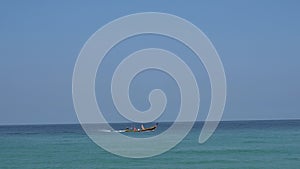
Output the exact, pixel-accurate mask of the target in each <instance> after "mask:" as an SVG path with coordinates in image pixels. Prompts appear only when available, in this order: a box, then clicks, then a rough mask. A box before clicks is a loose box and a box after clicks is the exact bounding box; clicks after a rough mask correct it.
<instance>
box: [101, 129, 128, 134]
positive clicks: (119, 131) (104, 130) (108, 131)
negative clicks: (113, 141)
mask: <svg viewBox="0 0 300 169" xmlns="http://www.w3.org/2000/svg"><path fill="white" fill-rule="evenodd" d="M99 131H100V132H105V133H111V132H115V133H123V132H125V130H108V129H101V130H99Z"/></svg>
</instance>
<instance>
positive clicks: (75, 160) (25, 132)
mask: <svg viewBox="0 0 300 169" xmlns="http://www.w3.org/2000/svg"><path fill="white" fill-rule="evenodd" d="M128 125H129V126H130V125H132V124H113V126H114V128H120V129H123V128H124V126H128ZM169 125H170V123H160V124H159V127H158V128H157V130H156V131H154V132H149V133H148V135H149V134H150V135H151V134H153V135H155V134H157V133H160V132H161V131H163V130H166V129H167V128H168V126H169ZM202 125H203V123H202V122H197V123H195V125H194V127H193V128H192V130H191V131H190V132H189V134H188V135H187V136H186V137H185V138H184V139H183V141H182V142H181V143H179V144H178V145H177V146H175V147H174V148H172V149H171V150H170V151H167V152H165V153H163V154H161V155H158V156H154V157H151V158H144V159H131V158H124V157H120V156H117V155H114V154H111V153H109V152H107V151H105V150H103V149H102V148H100V147H99V146H97V145H96V144H95V143H94V142H93V141H92V140H91V139H89V137H88V136H87V135H86V134H85V132H84V131H83V129H82V128H81V126H80V125H78V124H72V125H71V124H70V125H19V126H0V168H1V169H13V168H22V169H35V168H36V169H46V168H47V169H52V168H57V169H61V168H66V169H71V168H72V169H77V168H78V169H79V168H80V169H81V168H83V169H93V168H95V169H96V168H104V169H106V168H116V169H134V168H149V169H150V168H160V169H161V168H163V169H164V168H166V169H169V168H178V169H181V168H189V169H192V168H195V169H196V168H204V169H219V168H220V169H235V168H236V169H244V168H245V169H262V168H270V169H277V168H278V169H299V168H300V120H278V121H232V122H229V121H228V122H221V123H220V125H219V126H218V128H217V130H216V132H215V133H214V134H213V136H212V137H211V138H210V139H209V140H208V141H207V142H205V143H204V144H199V143H198V137H199V134H200V130H201V127H202ZM134 134H141V133H131V135H134ZM145 146H147V143H145Z"/></svg>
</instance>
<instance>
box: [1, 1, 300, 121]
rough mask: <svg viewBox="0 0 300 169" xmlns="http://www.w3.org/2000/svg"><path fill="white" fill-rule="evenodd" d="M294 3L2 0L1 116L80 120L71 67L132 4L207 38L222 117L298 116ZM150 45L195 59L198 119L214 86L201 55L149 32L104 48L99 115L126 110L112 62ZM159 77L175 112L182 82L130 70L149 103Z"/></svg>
mask: <svg viewBox="0 0 300 169" xmlns="http://www.w3.org/2000/svg"><path fill="white" fill-rule="evenodd" d="M299 5H300V2H299V1H296V0H294V1H292V0H288V1H267V0H266V1H258V0H254V1H237V0H236V1H233V0H229V1H223V2H213V1H189V2H185V1H147V2H146V1H143V2H142V1H127V0H125V1H106V2H100V1H99V2H96V1H88V2H85V1H64V2H62V1H30V0H29V1H1V2H0V58H1V62H0V125H5V124H57V123H59V124H60V123H78V120H77V117H76V113H75V110H74V107H73V101H72V75H73V69H74V65H75V62H76V59H77V57H78V55H79V52H80V50H81V48H82V47H83V45H84V43H85V42H86V41H87V40H88V38H89V37H90V36H91V35H92V34H93V33H94V32H95V31H97V30H98V29H99V28H101V27H102V26H104V25H105V24H107V23H109V22H110V21H112V20H114V19H117V18H119V17H122V16H125V15H129V14H133V13H138V12H163V13H170V14H173V15H177V16H179V17H181V18H184V19H186V20H188V21H190V22H191V23H193V24H194V25H196V26H197V27H198V28H200V29H201V30H202V31H203V32H204V33H205V34H206V35H207V37H208V38H209V39H210V40H211V42H212V43H213V45H214V46H215V48H216V50H217V52H218V53H219V56H220V58H221V60H222V62H223V66H224V69H225V73H226V78H227V101H226V107H225V110H224V114H223V118H222V120H255V119H256V120H263V119H269V120H271V119H300V99H299V98H300V78H299V77H300V76H299V75H300V57H299V56H300V52H299V44H300V43H299V42H300V33H299V30H300V22H299V21H300V20H299V18H300V11H299ZM120 29H122V28H120ZM141 42H142V43H141ZM149 46H150V47H160V48H164V49H168V50H172V51H174V52H175V53H176V54H179V55H181V56H180V57H182V58H183V59H185V61H186V62H187V63H188V64H190V68H191V69H196V68H200V69H201V72H199V73H197V75H196V76H197V82H199V84H200V85H199V88H200V93H201V105H200V110H199V116H198V120H204V119H205V117H206V114H205V113H207V111H208V107H209V102H210V100H209V99H210V95H209V93H210V88H209V80H208V78H207V74H206V73H205V69H204V68H203V66H202V65H201V62H199V61H195V60H194V59H195V57H194V56H192V55H193V54H192V53H191V52H189V51H188V50H187V49H186V48H184V46H183V45H182V44H180V43H179V42H176V41H174V40H171V39H168V38H166V37H161V36H160V37H159V36H154V35H152V36H150V35H149V36H144V37H133V38H130V39H128V40H126V41H124V43H122V44H119V45H117V46H116V47H115V48H114V49H113V50H112V51H111V52H110V53H108V54H107V56H105V57H106V60H105V62H107V63H108V64H103V65H104V66H100V68H99V70H98V72H99V73H98V74H97V79H96V92H97V93H96V95H97V99H98V104H99V105H100V107H101V109H102V110H103V112H109V113H107V114H106V115H105V117H106V118H108V119H110V120H112V121H115V122H119V121H122V120H124V119H122V117H120V116H119V115H118V114H117V112H116V110H115V108H114V106H113V103H112V101H111V98H110V96H107V94H109V88H108V84H109V79H110V75H111V73H112V70H113V69H114V65H115V64H117V63H118V62H120V61H121V60H122V58H124V57H126V54H127V55H128V54H130V52H134V51H135V50H137V49H142V48H144V47H149ZM120 53H121V54H120ZM149 79H150V80H149ZM151 79H152V80H151ZM170 86H171V87H170ZM156 87H159V88H161V89H163V90H165V93H166V95H167V96H168V99H169V100H168V105H167V108H166V112H165V114H164V115H162V117H161V120H162V121H164V120H165V121H168V120H172V119H174V117H176V113H174V112H176V110H177V109H178V104H179V102H180V99H178V96H179V94H178V88H177V87H176V84H174V81H173V80H172V78H170V77H168V75H166V74H163V73H162V72H157V71H154V70H152V71H148V72H145V73H144V74H139V75H138V76H137V77H136V78H135V80H134V81H133V82H132V85H131V91H130V97H131V99H132V102H133V104H134V105H135V106H136V108H138V109H140V110H145V109H147V107H149V103H148V102H147V96H148V94H149V91H151V89H153V88H156ZM103 92H104V93H106V94H105V95H102V94H101V93H103ZM202 96H203V97H202Z"/></svg>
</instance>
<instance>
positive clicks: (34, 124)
mask: <svg viewBox="0 0 300 169" xmlns="http://www.w3.org/2000/svg"><path fill="white" fill-rule="evenodd" d="M298 120H300V118H296V119H240V120H221V121H220V122H247V121H298ZM173 122H174V121H154V122H149V123H173ZM188 122H192V121H181V122H179V123H188ZM194 122H195V123H196V122H205V120H197V121H194ZM208 122H215V121H208ZM110 123H111V124H118V123H131V124H132V123H136V122H130V121H122V122H110ZM86 124H98V123H86ZM99 124H105V123H99ZM138 124H139V123H138ZM42 125H81V124H80V123H79V122H78V123H11V124H9V123H8V124H0V127H1V126H42Z"/></svg>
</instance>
